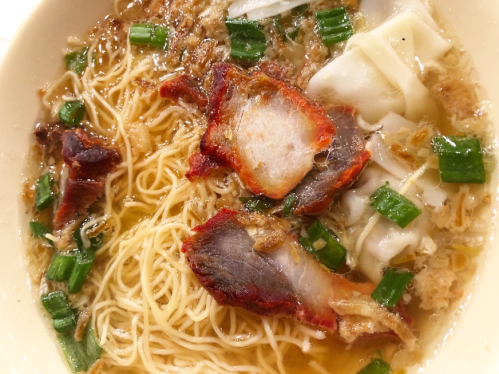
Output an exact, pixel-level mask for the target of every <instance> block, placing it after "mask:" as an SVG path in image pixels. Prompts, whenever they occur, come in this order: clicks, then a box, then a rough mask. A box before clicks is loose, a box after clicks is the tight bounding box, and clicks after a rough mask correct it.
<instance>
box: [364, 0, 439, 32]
mask: <svg viewBox="0 0 499 374" xmlns="http://www.w3.org/2000/svg"><path fill="white" fill-rule="evenodd" d="M359 11H361V12H362V14H363V15H364V20H365V22H366V25H367V27H368V28H371V29H372V28H375V27H378V26H380V25H381V24H382V23H384V22H385V21H386V20H387V19H389V18H391V17H393V16H396V15H398V14H402V13H405V12H412V13H414V14H416V15H417V16H418V17H419V18H421V19H422V20H423V21H424V22H426V23H427V24H428V26H430V27H432V28H433V29H435V30H438V26H437V24H436V23H435V21H434V20H433V18H432V16H431V14H430V9H429V6H428V4H427V3H426V2H423V1H421V0H362V1H361V2H360V8H359Z"/></svg>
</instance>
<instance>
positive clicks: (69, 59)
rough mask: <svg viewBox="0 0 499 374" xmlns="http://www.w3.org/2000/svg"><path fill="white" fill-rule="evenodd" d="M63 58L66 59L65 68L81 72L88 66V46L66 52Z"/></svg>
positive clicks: (77, 72)
mask: <svg viewBox="0 0 499 374" xmlns="http://www.w3.org/2000/svg"><path fill="white" fill-rule="evenodd" d="M64 58H65V59H66V69H68V70H73V71H74V72H75V73H76V74H81V73H83V71H84V70H85V69H86V68H87V66H88V47H85V48H83V49H82V50H81V51H76V52H71V53H68V54H67V55H65V56H64Z"/></svg>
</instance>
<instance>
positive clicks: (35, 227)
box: [29, 221, 54, 246]
mask: <svg viewBox="0 0 499 374" xmlns="http://www.w3.org/2000/svg"><path fill="white" fill-rule="evenodd" d="M29 227H30V229H31V232H32V233H33V236H34V237H35V238H43V239H45V240H46V241H48V242H49V243H50V245H52V246H53V245H54V242H53V241H52V240H50V239H47V238H46V237H45V234H48V233H50V230H49V228H48V226H47V225H45V224H43V223H40V222H35V221H31V222H30V223H29Z"/></svg>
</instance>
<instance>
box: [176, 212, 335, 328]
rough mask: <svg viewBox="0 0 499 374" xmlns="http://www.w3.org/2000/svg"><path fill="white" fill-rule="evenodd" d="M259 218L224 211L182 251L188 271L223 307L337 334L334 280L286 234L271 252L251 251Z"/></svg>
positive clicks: (184, 246)
mask: <svg viewBox="0 0 499 374" xmlns="http://www.w3.org/2000/svg"><path fill="white" fill-rule="evenodd" d="M264 222H265V218H262V216H261V215H260V214H258V213H238V212H235V211H232V210H228V209H222V210H221V211H220V212H219V213H218V214H217V215H216V216H215V217H213V218H212V219H210V220H209V221H208V222H207V223H206V224H204V225H202V226H198V227H197V228H195V229H194V231H196V234H195V235H194V236H192V237H190V238H189V239H187V240H186V241H184V244H183V246H182V251H183V252H184V253H185V255H186V257H187V260H188V262H189V265H190V267H191V268H192V270H193V271H194V273H195V275H196V277H197V278H198V280H199V281H200V283H201V284H202V285H203V287H204V288H206V289H207V290H208V292H209V293H210V294H211V295H212V296H213V297H214V298H215V300H216V301H217V302H218V303H219V304H221V305H230V306H234V307H240V308H244V309H246V310H248V311H250V312H254V313H257V314H259V315H262V316H269V317H288V318H295V319H297V320H299V321H302V322H306V323H309V324H311V325H315V326H320V327H323V328H326V329H328V330H330V331H336V328H337V323H336V313H335V312H334V311H333V309H332V308H331V307H330V306H329V305H328V300H329V298H330V297H331V284H332V279H333V278H332V276H331V275H330V274H329V273H328V271H327V270H325V269H324V268H322V267H321V266H320V264H319V263H318V262H317V261H316V260H315V259H314V258H313V257H312V255H310V254H309V253H307V252H305V251H304V250H303V249H301V248H300V247H299V244H298V243H297V241H296V239H297V238H296V237H294V236H293V235H291V234H285V235H284V236H283V237H282V241H280V243H279V244H277V245H276V246H275V248H274V249H272V250H271V251H269V252H262V251H257V250H255V249H254V248H253V246H254V245H255V243H256V239H255V237H254V236H252V235H251V233H253V232H256V231H259V230H262V229H263V228H262V223H264Z"/></svg>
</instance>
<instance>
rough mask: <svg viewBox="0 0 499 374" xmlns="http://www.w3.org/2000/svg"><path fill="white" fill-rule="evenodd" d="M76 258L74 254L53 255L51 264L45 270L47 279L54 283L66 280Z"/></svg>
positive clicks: (58, 253)
mask: <svg viewBox="0 0 499 374" xmlns="http://www.w3.org/2000/svg"><path fill="white" fill-rule="evenodd" d="M75 262H76V256H74V254H67V255H64V254H62V253H60V252H57V253H56V254H54V257H53V258H52V262H51V263H50V266H49V268H48V269H47V279H48V280H51V281H54V282H63V281H65V280H68V279H69V277H70V276H71V273H72V272H73V268H74V266H75Z"/></svg>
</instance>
